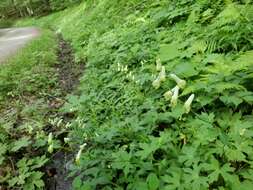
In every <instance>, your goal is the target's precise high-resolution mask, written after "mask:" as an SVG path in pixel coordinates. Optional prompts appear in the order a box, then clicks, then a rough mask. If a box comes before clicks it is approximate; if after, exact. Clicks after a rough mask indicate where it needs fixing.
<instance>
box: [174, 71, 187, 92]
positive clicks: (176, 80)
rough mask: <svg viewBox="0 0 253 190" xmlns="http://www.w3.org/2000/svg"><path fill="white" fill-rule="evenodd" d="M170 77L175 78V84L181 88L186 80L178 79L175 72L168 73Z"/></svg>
mask: <svg viewBox="0 0 253 190" xmlns="http://www.w3.org/2000/svg"><path fill="white" fill-rule="evenodd" d="M170 77H171V78H172V79H173V80H175V82H176V83H177V85H178V86H179V88H181V89H183V88H184V87H185V85H186V81H185V80H182V79H180V78H179V77H178V76H177V75H175V74H170Z"/></svg>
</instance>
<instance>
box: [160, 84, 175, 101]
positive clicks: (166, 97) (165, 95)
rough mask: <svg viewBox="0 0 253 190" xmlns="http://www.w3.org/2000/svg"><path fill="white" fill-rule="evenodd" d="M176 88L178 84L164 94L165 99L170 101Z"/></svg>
mask: <svg viewBox="0 0 253 190" xmlns="http://www.w3.org/2000/svg"><path fill="white" fill-rule="evenodd" d="M175 89H176V86H175V87H174V88H172V89H171V90H168V91H167V92H165V93H164V94H163V96H164V98H165V100H167V101H169V100H170V99H171V98H172V96H173V93H174V91H175Z"/></svg>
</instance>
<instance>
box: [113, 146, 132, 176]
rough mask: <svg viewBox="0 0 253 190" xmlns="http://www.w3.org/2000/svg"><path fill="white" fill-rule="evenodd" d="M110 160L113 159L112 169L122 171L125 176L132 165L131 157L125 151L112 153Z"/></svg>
mask: <svg viewBox="0 0 253 190" xmlns="http://www.w3.org/2000/svg"><path fill="white" fill-rule="evenodd" d="M112 158H113V159H114V161H113V162H112V168H114V169H122V170H123V172H124V174H125V176H127V175H128V173H129V170H130V169H131V168H133V165H132V164H131V162H130V159H131V155H130V154H129V153H128V152H126V151H123V150H120V151H119V152H116V153H113V154H112Z"/></svg>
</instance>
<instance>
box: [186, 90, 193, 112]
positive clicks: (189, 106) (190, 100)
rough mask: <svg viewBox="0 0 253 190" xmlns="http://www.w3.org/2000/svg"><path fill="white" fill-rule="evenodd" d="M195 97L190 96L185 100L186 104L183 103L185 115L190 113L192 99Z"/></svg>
mask: <svg viewBox="0 0 253 190" xmlns="http://www.w3.org/2000/svg"><path fill="white" fill-rule="evenodd" d="M194 97H195V95H194V94H192V95H191V96H190V97H189V98H188V99H187V100H186V102H185V103H184V109H185V113H189V112H190V111H191V104H192V101H193V99H194Z"/></svg>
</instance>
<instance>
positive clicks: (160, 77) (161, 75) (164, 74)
mask: <svg viewBox="0 0 253 190" xmlns="http://www.w3.org/2000/svg"><path fill="white" fill-rule="evenodd" d="M158 78H159V79H160V81H161V82H164V81H165V80H166V72H165V67H164V66H162V68H161V72H160V74H159V77H158Z"/></svg>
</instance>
